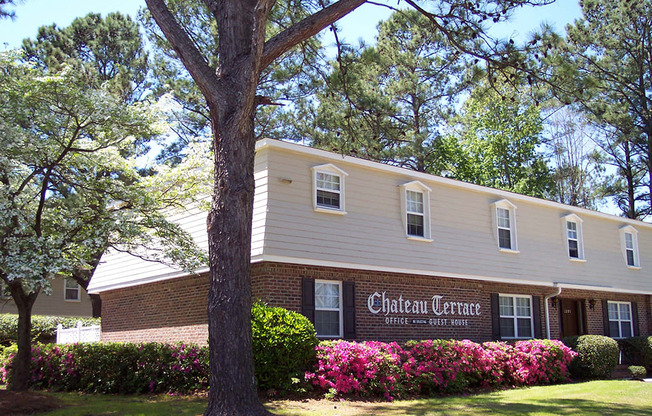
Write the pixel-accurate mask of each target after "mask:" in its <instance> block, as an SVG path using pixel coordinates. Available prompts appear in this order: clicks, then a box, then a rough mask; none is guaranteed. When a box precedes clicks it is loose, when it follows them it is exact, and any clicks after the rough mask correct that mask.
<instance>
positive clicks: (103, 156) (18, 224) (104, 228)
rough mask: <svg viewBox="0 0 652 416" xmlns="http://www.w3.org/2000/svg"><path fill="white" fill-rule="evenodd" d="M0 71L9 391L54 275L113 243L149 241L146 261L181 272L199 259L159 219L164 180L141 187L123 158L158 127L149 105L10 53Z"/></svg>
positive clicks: (0, 273)
mask: <svg viewBox="0 0 652 416" xmlns="http://www.w3.org/2000/svg"><path fill="white" fill-rule="evenodd" d="M0 72H1V73H2V76H1V77H0V183H2V188H1V190H0V207H1V209H0V278H1V279H2V280H3V282H4V283H5V284H6V286H7V287H8V288H9V290H10V292H11V296H12V298H13V300H14V302H15V304H16V307H17V308H18V311H19V337H18V345H19V358H18V359H17V363H18V364H16V365H17V367H16V370H17V373H16V374H17V376H16V377H15V378H14V382H15V385H14V386H12V387H13V388H15V389H22V388H25V386H26V382H27V380H26V379H25V377H26V375H27V373H26V371H27V369H28V367H29V351H30V349H29V341H30V339H29V333H30V326H31V323H30V316H31V308H32V305H33V303H34V301H35V300H36V298H37V296H38V295H39V293H40V292H42V291H46V292H47V291H48V290H49V282H50V279H51V278H52V277H53V276H54V275H55V274H68V275H70V274H72V273H73V271H75V270H78V269H93V268H94V267H95V266H96V261H97V260H98V259H99V256H98V253H102V252H103V251H104V249H106V248H107V247H111V246H113V247H115V248H116V249H125V247H126V249H132V248H134V247H140V246H145V247H150V248H151V249H153V250H154V252H155V253H157V254H156V257H155V258H153V259H152V260H156V261H165V262H168V263H170V264H180V265H181V266H182V267H184V268H186V269H194V268H196V267H197V266H198V265H199V264H201V263H203V259H202V256H201V254H200V252H199V250H198V249H196V247H195V246H194V243H193V242H192V240H191V238H190V237H189V236H188V235H187V234H186V233H185V232H183V231H182V230H181V229H180V228H179V227H178V226H176V225H174V224H171V223H169V222H167V221H166V220H165V216H164V213H163V212H161V209H162V208H164V207H165V205H163V204H161V203H159V202H158V198H157V197H159V196H161V195H162V194H165V192H166V188H165V187H164V186H163V185H164V184H160V183H157V182H156V180H155V179H153V178H150V179H149V182H146V183H143V180H142V178H141V176H140V175H139V174H138V172H137V169H136V167H135V163H134V161H133V160H128V159H125V158H124V157H123V154H129V153H132V152H131V149H132V148H133V146H134V142H135V141H137V140H139V139H144V138H147V137H150V136H152V135H153V134H156V133H157V128H156V125H155V122H154V120H155V118H154V115H153V114H152V113H151V111H150V110H149V109H148V107H146V106H145V105H142V104H125V103H124V102H123V101H121V100H120V99H119V98H117V97H115V95H113V94H112V93H111V92H109V91H107V90H106V89H89V88H88V84H87V83H86V80H85V79H81V78H80V76H79V75H78V73H77V72H76V71H73V70H68V69H64V70H63V71H62V72H61V73H57V74H54V73H50V74H46V73H44V72H42V71H40V70H38V69H36V68H34V67H31V66H29V65H27V64H25V63H22V62H21V61H20V60H18V59H17V57H16V56H15V55H12V54H2V55H0ZM107 87H108V86H107ZM145 185H150V186H149V189H147V188H148V187H147V186H145ZM168 202H170V201H168ZM118 243H120V244H118Z"/></svg>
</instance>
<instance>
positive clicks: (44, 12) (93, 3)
mask: <svg viewBox="0 0 652 416" xmlns="http://www.w3.org/2000/svg"><path fill="white" fill-rule="evenodd" d="M388 4H391V5H396V1H389V2H388ZM144 6H145V1H144V0H109V1H105V0H104V1H100V0H26V1H24V2H23V3H22V4H19V5H18V6H17V7H16V8H15V11H16V15H17V17H16V19H15V20H14V21H10V20H0V50H3V49H7V48H9V49H13V48H16V47H19V46H20V45H21V42H22V40H23V39H24V38H27V37H31V38H33V37H34V36H35V35H36V31H37V29H38V28H39V27H40V26H43V25H49V24H52V23H56V24H57V26H60V27H65V26H67V25H68V24H70V22H71V21H72V20H73V19H74V18H75V17H79V16H85V15H86V14H88V13H90V12H95V13H100V14H102V15H103V16H104V15H106V14H108V13H110V12H114V11H120V12H122V13H126V14H130V15H132V16H135V15H136V12H137V11H138V9H139V8H141V7H144ZM388 15H389V11H388V9H386V8H383V7H378V6H374V5H368V4H367V5H363V6H361V7H360V8H359V9H358V10H356V11H355V12H353V13H351V14H350V15H349V16H347V17H345V18H344V19H343V20H342V22H341V24H340V27H341V30H342V34H343V37H344V38H345V39H346V40H347V41H348V42H350V43H353V44H357V42H358V40H359V39H364V40H366V41H368V42H371V41H373V37H374V35H375V32H376V30H375V27H376V24H377V22H378V21H379V20H381V19H384V18H386V17H387V16H388ZM579 16H580V9H579V5H578V1H577V0H557V1H556V2H555V3H553V4H551V5H548V6H543V7H537V8H532V7H528V8H521V9H519V10H517V11H516V13H515V14H514V16H513V18H512V19H511V21H510V22H507V23H504V24H501V25H500V26H498V27H494V28H493V29H492V31H491V33H492V34H493V35H494V36H498V37H512V38H514V39H515V40H516V41H519V40H523V39H524V38H525V37H527V35H528V34H529V33H530V32H532V31H534V30H536V29H537V28H538V27H539V26H540V24H541V23H542V22H547V23H550V24H552V25H553V26H554V27H555V28H556V29H557V30H558V31H563V28H564V26H565V25H566V24H567V23H569V22H572V21H573V20H574V19H576V18H578V17H579ZM326 42H328V40H326Z"/></svg>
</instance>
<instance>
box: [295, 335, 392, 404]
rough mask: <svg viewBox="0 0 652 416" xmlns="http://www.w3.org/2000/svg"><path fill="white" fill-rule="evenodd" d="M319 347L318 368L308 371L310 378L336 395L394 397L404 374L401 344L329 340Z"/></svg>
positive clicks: (307, 378)
mask: <svg viewBox="0 0 652 416" xmlns="http://www.w3.org/2000/svg"><path fill="white" fill-rule="evenodd" d="M316 350H317V364H316V366H315V367H316V371H315V372H314V373H310V372H308V373H306V380H309V381H312V382H313V384H314V385H316V386H319V387H320V388H321V389H323V390H325V391H330V392H332V393H335V394H354V393H355V394H359V395H361V396H376V395H382V396H384V397H385V398H386V399H387V400H393V398H394V397H393V395H394V394H395V391H396V387H397V383H398V382H399V377H400V375H401V368H400V362H401V357H400V355H399V354H400V352H401V351H402V349H401V347H400V346H399V345H398V344H397V343H395V342H393V343H383V342H375V341H370V342H363V343H357V342H348V341H330V342H329V341H327V342H322V343H320V344H319V345H318V346H317V347H316Z"/></svg>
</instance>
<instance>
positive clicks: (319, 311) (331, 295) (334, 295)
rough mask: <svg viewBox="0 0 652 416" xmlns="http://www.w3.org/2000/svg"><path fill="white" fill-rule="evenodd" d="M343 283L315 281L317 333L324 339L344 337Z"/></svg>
mask: <svg viewBox="0 0 652 416" xmlns="http://www.w3.org/2000/svg"><path fill="white" fill-rule="evenodd" d="M342 326H343V325H342V282H339V281H329V280H315V331H317V336H319V337H324V338H341V337H342Z"/></svg>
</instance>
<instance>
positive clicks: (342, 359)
mask: <svg viewBox="0 0 652 416" xmlns="http://www.w3.org/2000/svg"><path fill="white" fill-rule="evenodd" d="M575 355H576V354H575V353H574V352H573V351H572V350H571V349H570V348H568V347H566V346H565V345H564V344H562V343H561V342H560V341H549V340H528V341H518V342H516V343H514V344H508V343H505V342H488V343H484V344H477V343H474V342H471V341H467V340H464V341H454V340H451V341H445V340H425V341H418V342H417V341H410V342H408V343H406V344H404V345H403V346H400V345H398V344H396V343H389V344H387V343H382V342H362V343H356V342H348V341H335V342H324V343H321V344H320V345H319V346H318V347H317V364H316V366H315V369H314V371H313V372H308V373H306V379H307V380H309V381H311V382H312V383H313V384H314V385H315V386H317V387H318V388H321V389H322V390H324V391H326V392H328V394H329V395H331V396H335V395H340V396H341V395H357V396H383V397H385V398H386V399H387V400H392V399H393V398H394V397H400V396H401V395H403V394H406V393H407V394H433V393H460V392H466V391H469V390H470V389H473V388H489V387H509V386H524V385H538V384H550V383H559V382H563V381H566V380H568V364H569V363H570V361H571V360H572V358H573V357H574V356H575Z"/></svg>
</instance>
